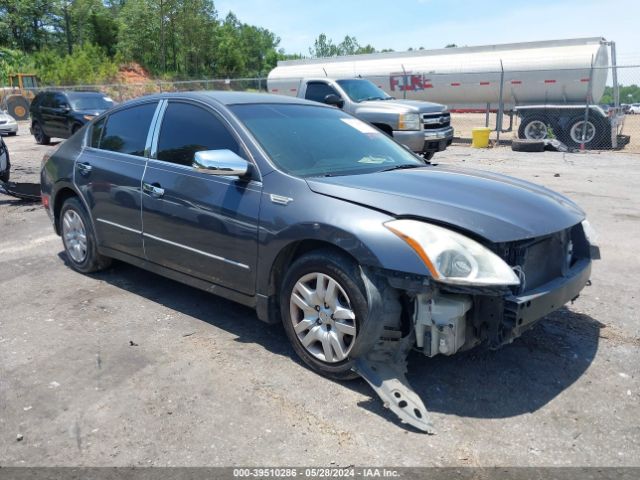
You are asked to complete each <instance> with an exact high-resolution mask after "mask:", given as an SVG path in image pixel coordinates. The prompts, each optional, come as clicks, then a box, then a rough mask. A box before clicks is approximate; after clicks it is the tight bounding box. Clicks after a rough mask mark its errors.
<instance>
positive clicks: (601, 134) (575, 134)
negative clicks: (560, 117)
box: [562, 115, 606, 148]
mask: <svg viewBox="0 0 640 480" xmlns="http://www.w3.org/2000/svg"><path fill="white" fill-rule="evenodd" d="M605 136H606V127H605V125H604V122H603V121H601V120H600V119H597V118H594V117H593V116H589V118H588V119H587V121H586V122H585V120H584V115H578V116H576V117H573V118H572V119H571V120H569V122H568V123H567V127H566V130H565V132H564V134H563V135H562V141H563V142H564V143H565V144H566V145H568V146H569V147H573V148H578V147H580V145H582V144H583V143H584V146H585V147H586V148H598V147H602V146H603V143H604V139H605Z"/></svg>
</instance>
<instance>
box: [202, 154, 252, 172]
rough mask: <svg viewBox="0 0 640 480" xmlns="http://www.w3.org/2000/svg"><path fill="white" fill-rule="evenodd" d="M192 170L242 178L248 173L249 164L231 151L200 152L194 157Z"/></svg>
mask: <svg viewBox="0 0 640 480" xmlns="http://www.w3.org/2000/svg"><path fill="white" fill-rule="evenodd" d="M193 168H194V169H195V170H196V171H198V172H202V173H207V174H209V175H228V176H233V177H244V176H246V175H247V173H249V162H247V161H246V160H245V159H244V158H242V157H240V156H239V155H238V154H236V153H234V152H232V151H231V150H226V149H225V150H202V151H200V152H196V154H195V155H194V158H193Z"/></svg>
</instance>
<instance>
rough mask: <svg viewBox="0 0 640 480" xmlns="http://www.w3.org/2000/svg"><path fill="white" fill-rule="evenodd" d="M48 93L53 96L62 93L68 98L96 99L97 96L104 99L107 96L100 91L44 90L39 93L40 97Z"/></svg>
mask: <svg viewBox="0 0 640 480" xmlns="http://www.w3.org/2000/svg"><path fill="white" fill-rule="evenodd" d="M46 93H51V94H53V93H61V94H63V95H67V96H69V95H70V96H72V97H95V96H100V97H104V96H106V94H105V93H102V92H98V91H92V92H87V91H76V90H44V91H42V92H40V93H38V95H44V94H46Z"/></svg>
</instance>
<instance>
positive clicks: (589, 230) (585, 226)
mask: <svg viewBox="0 0 640 480" xmlns="http://www.w3.org/2000/svg"><path fill="white" fill-rule="evenodd" d="M582 231H583V232H584V236H585V237H587V242H589V245H597V243H596V242H597V241H598V234H597V233H596V231H595V230H594V229H593V227H592V226H591V224H590V223H589V220H583V221H582Z"/></svg>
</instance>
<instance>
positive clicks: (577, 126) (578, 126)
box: [570, 120, 596, 143]
mask: <svg viewBox="0 0 640 480" xmlns="http://www.w3.org/2000/svg"><path fill="white" fill-rule="evenodd" d="M584 125H585V123H584V120H580V121H579V122H576V123H574V124H573V126H572V127H571V132H570V133H571V140H573V141H574V142H575V143H582V130H583V129H584V128H585V127H584ZM586 129H587V131H586V135H585V136H584V143H589V142H590V141H591V140H593V138H594V137H595V136H596V127H595V125H594V124H593V123H591V122H587V126H586Z"/></svg>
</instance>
